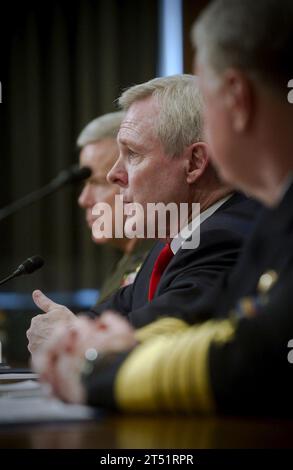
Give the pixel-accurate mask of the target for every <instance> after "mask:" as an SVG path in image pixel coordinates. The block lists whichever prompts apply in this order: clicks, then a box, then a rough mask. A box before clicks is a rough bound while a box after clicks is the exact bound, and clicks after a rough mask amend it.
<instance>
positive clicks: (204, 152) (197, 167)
mask: <svg viewBox="0 0 293 470" xmlns="http://www.w3.org/2000/svg"><path fill="white" fill-rule="evenodd" d="M189 150H190V152H189V158H188V161H187V172H186V173H187V174H186V181H187V183H189V184H192V183H194V182H195V181H197V180H198V178H200V177H201V175H202V174H203V173H204V171H205V169H206V167H207V166H208V163H209V148H208V146H207V144H206V143H205V142H196V143H194V144H192V145H191V146H190V148H189Z"/></svg>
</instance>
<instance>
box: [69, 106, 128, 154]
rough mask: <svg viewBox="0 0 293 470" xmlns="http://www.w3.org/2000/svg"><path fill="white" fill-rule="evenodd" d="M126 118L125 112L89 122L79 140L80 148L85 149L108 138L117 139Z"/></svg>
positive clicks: (106, 115)
mask: <svg viewBox="0 0 293 470" xmlns="http://www.w3.org/2000/svg"><path fill="white" fill-rule="evenodd" d="M124 116H125V113H124V112H123V111H117V112H114V113H108V114H104V115H103V116H100V117H98V118H96V119H94V120H93V121H91V122H89V123H88V124H87V125H86V126H85V128H84V129H83V130H82V131H81V133H80V134H79V136H78V138H77V145H78V147H84V146H85V145H87V144H91V143H93V142H97V141H98V140H102V139H106V138H113V139H116V137H117V134H118V132H119V128H120V125H121V122H122V120H123V118H124Z"/></svg>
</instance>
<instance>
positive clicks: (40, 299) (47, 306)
mask: <svg viewBox="0 0 293 470" xmlns="http://www.w3.org/2000/svg"><path fill="white" fill-rule="evenodd" d="M33 301H34V302H35V304H36V306H37V307H39V308H40V309H41V310H43V312H45V313H48V312H50V310H53V309H54V308H58V307H59V308H60V307H62V305H59V304H56V303H55V302H53V300H51V299H49V297H47V296H46V295H45V294H43V292H42V291H40V290H34V292H33Z"/></svg>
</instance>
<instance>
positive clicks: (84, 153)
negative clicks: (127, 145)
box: [80, 138, 119, 173]
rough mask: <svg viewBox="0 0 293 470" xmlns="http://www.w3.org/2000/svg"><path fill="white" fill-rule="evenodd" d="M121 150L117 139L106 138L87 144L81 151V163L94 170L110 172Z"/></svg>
mask: <svg viewBox="0 0 293 470" xmlns="http://www.w3.org/2000/svg"><path fill="white" fill-rule="evenodd" d="M118 154H119V151H118V146H117V142H116V140H115V139H111V138H106V139H102V140H100V141H98V142H92V143H89V144H87V145H85V146H84V147H83V148H82V150H81V152H80V163H81V165H83V166H89V167H90V168H91V169H92V170H93V171H94V172H100V173H103V172H108V171H109V170H110V169H111V168H112V166H113V165H114V163H115V161H116V159H117V157H118Z"/></svg>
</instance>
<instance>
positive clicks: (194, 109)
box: [119, 75, 202, 157]
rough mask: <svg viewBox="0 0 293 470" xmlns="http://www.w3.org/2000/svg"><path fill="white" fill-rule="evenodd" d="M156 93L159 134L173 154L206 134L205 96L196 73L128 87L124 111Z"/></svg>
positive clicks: (167, 150) (168, 150) (156, 79)
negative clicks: (203, 120) (203, 115)
mask: <svg viewBox="0 0 293 470" xmlns="http://www.w3.org/2000/svg"><path fill="white" fill-rule="evenodd" d="M149 96H155V97H156V98H157V99H158V102H159V105H160V112H159V114H158V116H156V121H155V123H154V125H155V128H156V132H157V136H158V137H159V139H160V141H161V142H162V144H163V146H164V150H165V152H166V154H167V155H169V156H170V157H175V156H179V155H181V154H182V152H183V150H184V148H185V147H187V146H188V145H191V144H192V143H194V142H198V141H199V140H201V138H202V100H201V97H200V94H199V89H198V84H197V79H196V78H195V77H194V76H192V75H172V76H170V77H160V78H154V79H153V80H150V81H148V82H146V83H142V84H140V85H135V86H133V87H131V88H129V89H128V90H126V91H124V92H123V93H122V95H121V96H120V98H119V105H120V106H121V107H122V109H123V110H124V111H127V110H128V108H129V107H130V106H131V105H132V104H133V103H134V102H135V101H139V100H142V99H144V98H147V97H149Z"/></svg>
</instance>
